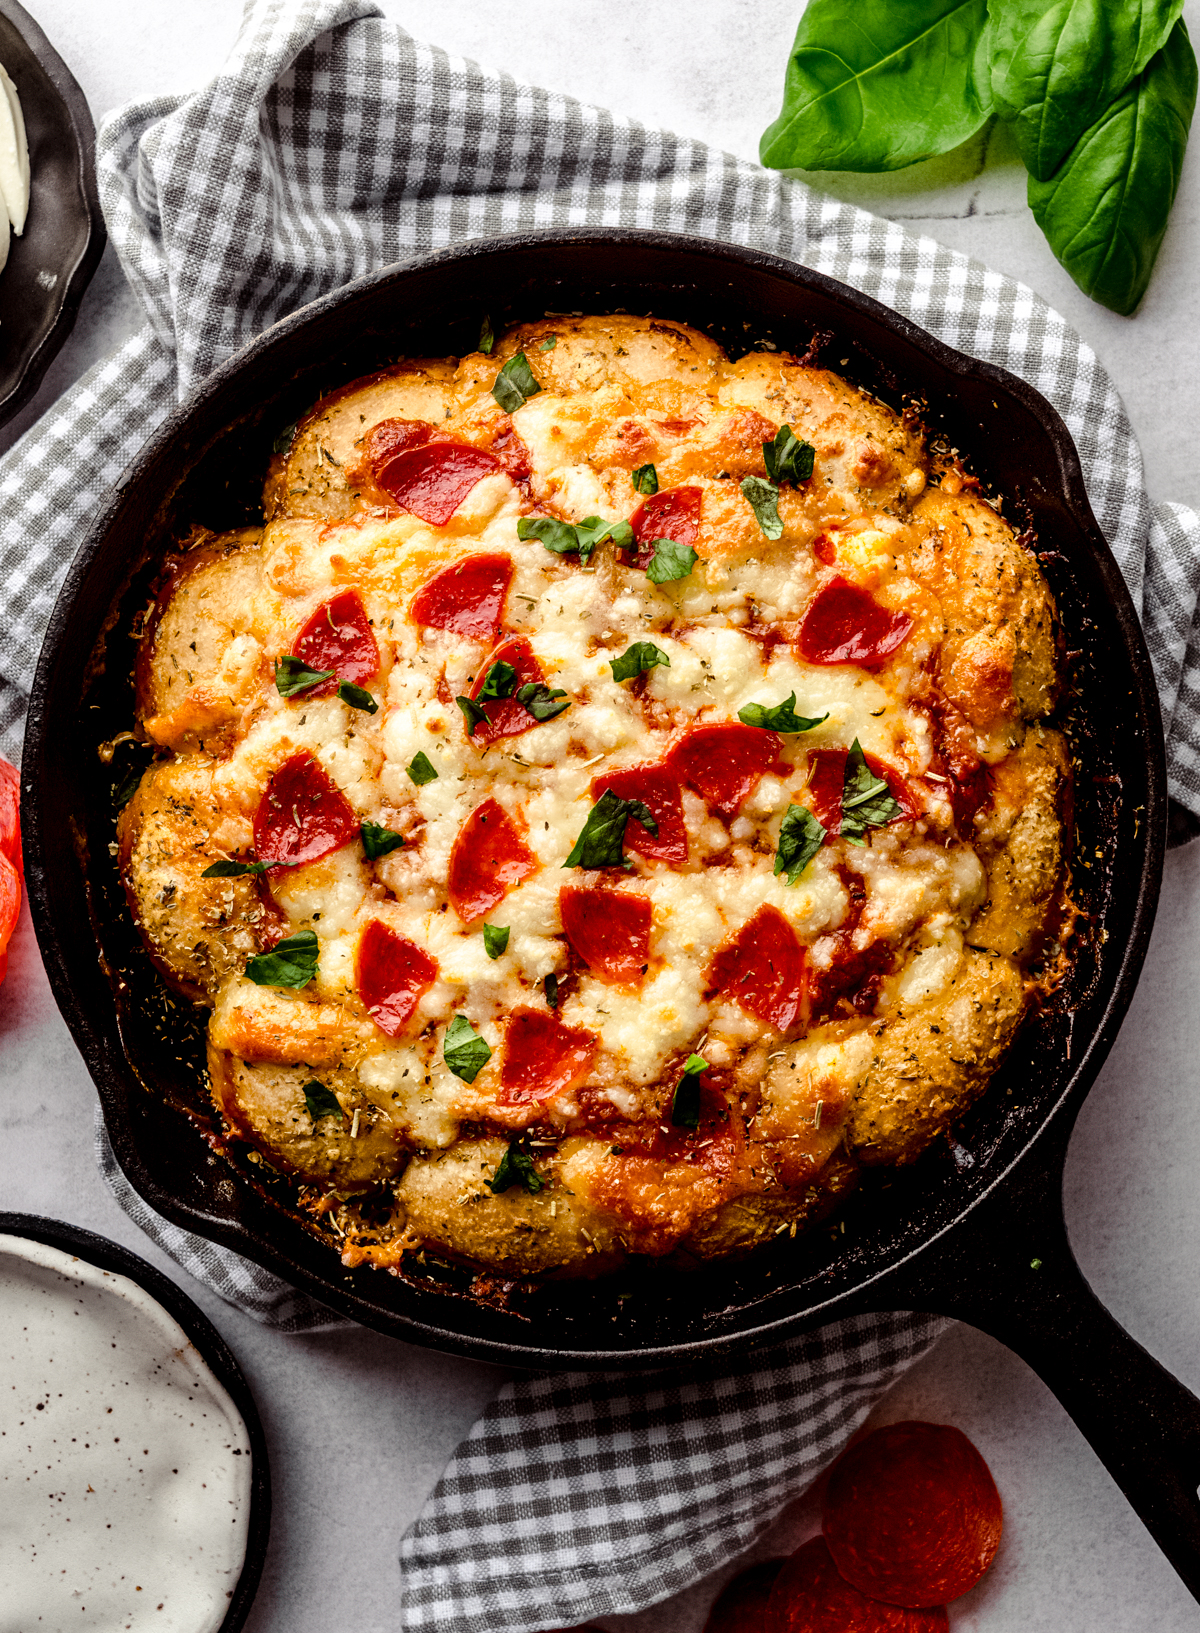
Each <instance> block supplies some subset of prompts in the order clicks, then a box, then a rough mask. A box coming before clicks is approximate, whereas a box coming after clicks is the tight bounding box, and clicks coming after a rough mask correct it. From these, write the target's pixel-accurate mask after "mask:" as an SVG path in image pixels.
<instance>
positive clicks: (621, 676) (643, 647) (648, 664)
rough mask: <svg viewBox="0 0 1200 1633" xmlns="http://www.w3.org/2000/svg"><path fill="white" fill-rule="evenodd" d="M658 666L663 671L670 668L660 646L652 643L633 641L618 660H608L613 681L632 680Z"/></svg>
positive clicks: (669, 663) (668, 659) (668, 661)
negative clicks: (660, 666)
mask: <svg viewBox="0 0 1200 1633" xmlns="http://www.w3.org/2000/svg"><path fill="white" fill-rule="evenodd" d="M659 664H661V665H662V667H663V668H664V669H669V668H670V667H671V660H670V658H668V656H667V654H666V653H665V652H664V651H663V649H662V647H661V646H655V644H654V642H653V641H635V642H634V643H633V645H632V646H630V647H626V649H625V651H624V652H622V654H621V656H620V657H619V658H610V659H609V664H608V667H609V668H610V669H611V670H612V672H613V679H614V680H632V679H633V678H634V676H635V675H644V674H645V672H646V670H647V669H654V668H656V667H657V666H658V665H659Z"/></svg>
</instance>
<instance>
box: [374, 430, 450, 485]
mask: <svg viewBox="0 0 1200 1633" xmlns="http://www.w3.org/2000/svg"><path fill="white" fill-rule="evenodd" d="M433 434H434V432H433V426H432V425H430V423H429V421H428V420H380V422H379V424H378V425H373V426H372V427H371V429H370V430H369V431H368V432H367V440H366V444H365V452H366V456H367V463H368V464H369V465H370V467H371V474H372V475H375V473H376V472H377V471H379V470H381V469H382V468H383V466H384V465H386V464H387V462H388V460H389V459H394V458H395V457H396V455H397V454H402V453H404V451H405V450H406V449H408V448H420V447H421V446H422V444H424V443H426V442H428V441H429V439H430V438H431V437H432V436H433Z"/></svg>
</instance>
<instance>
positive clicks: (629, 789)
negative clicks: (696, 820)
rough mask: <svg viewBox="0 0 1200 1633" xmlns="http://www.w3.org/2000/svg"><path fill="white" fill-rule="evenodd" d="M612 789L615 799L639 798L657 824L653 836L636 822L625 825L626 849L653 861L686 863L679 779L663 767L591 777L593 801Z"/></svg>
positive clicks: (635, 766)
mask: <svg viewBox="0 0 1200 1633" xmlns="http://www.w3.org/2000/svg"><path fill="white" fill-rule="evenodd" d="M607 788H611V789H612V791H613V793H614V794H615V795H616V796H617V798H618V799H638V800H641V802H642V804H643V805H645V806H646V807H647V809H648V810H649V812H650V815H651V816H652V817H653V818H654V820H655V821H656V822H657V823H658V832H657V833H656V834H652V833H651V832H650V830H649V828H645V827H643V826H642V824H641V823H640V822H639V821H638V820H637V819H636V817H630V819H629V821H628V822H627V823H626V824H625V849H626V850H627V851H636V852H637V854H638V855H639V856H648V857H650V858H651V859H652V860H653V861H656V862H686V861H687V858H688V842H687V829H686V828H685V827H684V823H683V795H682V793H681V791H680V787H679V778H678V777H676V776H674V775H673V773H671V772H670V771H668V770H667V768H666V766H662V765H634V766H630V767H629V768H628V769H627V770H625V771H610V772H608V773H607V774H606V775H604V776H600V777H593V778H592V798H593V800H598V799H599V798H600V796H601V794H603V793H604V791H605V789H607Z"/></svg>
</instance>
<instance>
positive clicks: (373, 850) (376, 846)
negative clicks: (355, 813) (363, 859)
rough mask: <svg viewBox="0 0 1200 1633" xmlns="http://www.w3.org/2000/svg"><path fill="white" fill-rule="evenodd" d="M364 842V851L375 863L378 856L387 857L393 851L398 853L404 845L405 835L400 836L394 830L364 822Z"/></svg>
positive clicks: (375, 823)
mask: <svg viewBox="0 0 1200 1633" xmlns="http://www.w3.org/2000/svg"><path fill="white" fill-rule="evenodd" d="M362 842H363V850H364V851H365V852H366V854H367V857H368V859H369V860H370V861H372V862H373V861H374V860H375V858H376V857H377V856H387V855H388V854H389V852H391V851H398V850H399V849H400V847H401V845H403V843H404V835H403V834H398V833H397V832H396V831H395V829H394V828H385V827H383V825H382V824H381V823H378V822H364V823H363V824H362Z"/></svg>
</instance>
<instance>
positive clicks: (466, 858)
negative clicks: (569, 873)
mask: <svg viewBox="0 0 1200 1633" xmlns="http://www.w3.org/2000/svg"><path fill="white" fill-rule="evenodd" d="M537 867H538V859H537V857H536V856H535V855H534V854H533V852H532V851H531V850H530V848H529V846H528V845H527V844H526V843H525V839H524V836H523V834H522V833H521V830H520V828H518V827H517V824H516V823H515V822H514V821H513V819H512V817H510V816H509V814H508V812H507V811H506V810H505V809H504V807H503V805H501V804H500V803H499V801H498V800H494V799H485V800H484V802H483V804H482V805H477V806H476V807H475V809H474V810H473V811H472V812H471V814H470V816H469V817H468V818H467V820H466V821H465V822H464V823H463V825H462V827H461V828H460V829H459V830H458V838H457V839H456V840H455V841H454V844H453V846H452V847H451V850H450V875H449V880H448V889H449V893H450V905H451V907H453V909H454V911H455V912H456V913H457V914H458V916H459V918H460V919H462V920H463V921H464V923H468V924H469V923H470V922H471V920H472V919H477V918H481V917H482V916H483V914H484V913H490V912H491V910H492V908H493V907H495V905H496V903H497V902H502V901H503V900H504V898H505V896H507V895H508V893H509V891H510V890H511V889H512V888H513V886H514V885H518V884H520V882H521V880H522V879H527V878H528V877H529V875H530V874H531V873H535V872H536V871H537Z"/></svg>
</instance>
